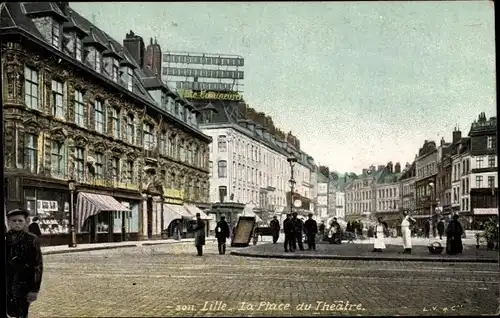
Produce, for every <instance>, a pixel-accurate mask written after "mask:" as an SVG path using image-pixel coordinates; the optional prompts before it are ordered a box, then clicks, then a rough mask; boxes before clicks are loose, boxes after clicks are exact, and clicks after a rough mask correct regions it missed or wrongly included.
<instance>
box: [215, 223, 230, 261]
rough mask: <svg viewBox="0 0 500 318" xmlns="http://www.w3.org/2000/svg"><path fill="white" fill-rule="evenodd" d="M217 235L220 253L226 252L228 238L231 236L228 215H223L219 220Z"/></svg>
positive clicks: (216, 229) (216, 228)
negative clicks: (227, 220)
mask: <svg viewBox="0 0 500 318" xmlns="http://www.w3.org/2000/svg"><path fill="white" fill-rule="evenodd" d="M215 237H217V245H218V247H219V254H221V255H223V254H226V240H227V238H228V237H229V225H228V224H227V222H226V217H225V216H224V215H222V216H221V217H220V221H219V222H217V226H216V227H215Z"/></svg>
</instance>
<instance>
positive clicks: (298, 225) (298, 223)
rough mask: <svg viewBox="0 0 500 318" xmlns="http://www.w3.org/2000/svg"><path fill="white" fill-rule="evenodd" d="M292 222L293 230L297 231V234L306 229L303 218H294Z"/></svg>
mask: <svg viewBox="0 0 500 318" xmlns="http://www.w3.org/2000/svg"><path fill="white" fill-rule="evenodd" d="M292 222H293V231H294V232H295V234H302V230H303V229H304V222H302V220H301V219H299V218H296V219H294V218H292Z"/></svg>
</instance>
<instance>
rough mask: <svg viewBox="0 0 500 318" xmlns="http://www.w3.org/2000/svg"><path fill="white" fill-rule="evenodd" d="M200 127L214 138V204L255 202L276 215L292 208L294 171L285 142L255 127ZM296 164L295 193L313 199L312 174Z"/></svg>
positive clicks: (304, 167)
mask: <svg viewBox="0 0 500 318" xmlns="http://www.w3.org/2000/svg"><path fill="white" fill-rule="evenodd" d="M200 128H201V130H202V131H203V132H204V133H205V134H207V135H208V136H211V137H212V138H213V143H212V144H211V146H210V156H209V168H210V200H211V202H236V203H242V204H249V203H252V204H254V205H255V206H256V207H258V208H261V209H266V210H269V211H274V212H282V211H286V210H287V209H288V208H289V207H288V204H287V197H286V195H287V192H290V182H289V180H290V178H291V168H290V164H289V162H288V161H287V159H288V156H286V155H285V154H286V152H285V151H284V150H283V148H285V147H286V146H287V145H286V143H285V142H283V141H279V140H276V139H275V138H274V137H273V136H271V135H270V134H269V133H268V132H267V131H265V130H264V129H263V128H261V127H255V126H254V125H253V124H252V125H248V126H246V127H245V126H243V125H240V124H236V123H217V124H204V125H201V126H200ZM297 155H300V153H299V154H297ZM293 164H294V180H295V182H296V183H295V189H294V192H295V193H299V194H300V195H302V196H304V197H307V198H310V197H311V187H312V184H311V171H310V169H309V168H308V167H306V166H304V165H303V164H301V163H300V161H298V162H295V163H293Z"/></svg>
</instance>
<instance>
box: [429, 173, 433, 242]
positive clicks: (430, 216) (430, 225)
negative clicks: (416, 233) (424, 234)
mask: <svg viewBox="0 0 500 318" xmlns="http://www.w3.org/2000/svg"><path fill="white" fill-rule="evenodd" d="M429 188H430V189H431V200H430V201H431V207H430V209H429V213H430V214H429V236H430V235H433V232H432V230H433V224H432V215H433V214H434V182H432V181H431V182H429ZM433 236H434V235H433Z"/></svg>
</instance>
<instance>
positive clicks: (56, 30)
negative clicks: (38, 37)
mask: <svg viewBox="0 0 500 318" xmlns="http://www.w3.org/2000/svg"><path fill="white" fill-rule="evenodd" d="M60 35H61V25H60V24H59V22H57V21H56V20H52V46H53V47H55V48H57V49H59V48H60V44H59V43H60V41H59V39H60Z"/></svg>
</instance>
